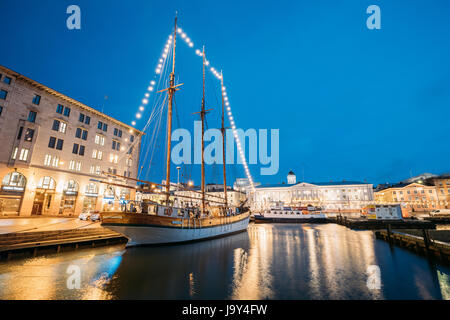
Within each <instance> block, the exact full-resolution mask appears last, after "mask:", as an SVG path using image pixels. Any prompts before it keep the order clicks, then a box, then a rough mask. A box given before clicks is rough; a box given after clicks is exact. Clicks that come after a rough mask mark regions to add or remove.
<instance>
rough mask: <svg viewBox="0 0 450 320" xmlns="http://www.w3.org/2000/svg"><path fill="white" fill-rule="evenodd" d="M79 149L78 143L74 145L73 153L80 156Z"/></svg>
mask: <svg viewBox="0 0 450 320" xmlns="http://www.w3.org/2000/svg"><path fill="white" fill-rule="evenodd" d="M78 147H79V145H78V144H76V143H74V144H73V148H72V153H74V154H78Z"/></svg>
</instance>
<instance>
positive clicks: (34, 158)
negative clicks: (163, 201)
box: [0, 66, 142, 216]
mask: <svg viewBox="0 0 450 320" xmlns="http://www.w3.org/2000/svg"><path fill="white" fill-rule="evenodd" d="M141 137H142V132H140V131H138V130H136V129H135V128H133V127H131V126H128V125H126V124H124V123H122V122H120V121H118V120H116V119H114V118H112V117H109V116H107V115H106V114H104V113H101V112H99V111H97V110H95V109H93V108H91V107H89V106H87V105H85V104H83V103H81V102H79V101H76V100H74V99H72V98H70V97H68V96H65V95H63V94H61V93H59V92H57V91H55V90H53V89H51V88H48V87H46V86H44V85H42V84H40V83H38V82H36V81H34V80H31V79H29V78H27V77H25V76H23V75H21V74H18V73H16V72H14V71H12V70H10V69H8V68H5V67H3V66H0V145H1V150H0V181H1V189H0V216H1V215H20V216H28V215H78V214H79V213H81V212H82V211H86V210H115V209H117V208H118V207H119V200H120V199H122V200H126V199H130V198H131V199H132V198H133V197H134V193H135V191H134V189H133V187H134V186H135V182H133V181H131V180H129V179H125V178H118V177H116V176H112V175H110V176H108V175H107V173H111V174H117V175H121V176H126V177H129V178H136V175H137V171H138V162H139V152H140V142H141ZM103 182H108V183H110V184H108V183H103ZM123 186H125V187H123ZM126 186H130V187H131V188H127V187H126Z"/></svg>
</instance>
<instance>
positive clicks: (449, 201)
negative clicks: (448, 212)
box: [426, 173, 450, 209]
mask: <svg viewBox="0 0 450 320" xmlns="http://www.w3.org/2000/svg"><path fill="white" fill-rule="evenodd" d="M426 182H427V183H429V184H431V185H433V186H434V187H435V188H436V194H437V197H438V203H437V204H436V205H437V206H438V209H450V173H446V174H442V175H440V176H435V177H431V178H429V179H427V180H426Z"/></svg>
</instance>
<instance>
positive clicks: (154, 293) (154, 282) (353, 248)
mask: <svg viewBox="0 0 450 320" xmlns="http://www.w3.org/2000/svg"><path fill="white" fill-rule="evenodd" d="M73 265H75V266H79V267H80V272H81V285H80V289H76V290H73V289H69V288H68V287H67V279H68V277H69V274H67V272H66V271H67V270H68V268H69V267H70V266H73ZM372 265H377V266H379V268H380V270H381V288H380V289H370V288H369V287H368V286H367V277H368V271H369V270H370V269H368V268H369V266H372ZM217 274H221V276H220V277H217ZM449 277H450V269H449V266H448V265H444V264H442V263H439V262H434V261H430V260H428V259H427V258H426V257H424V256H422V255H418V254H416V253H414V252H411V251H409V250H407V249H405V248H402V247H397V246H394V247H391V246H390V245H389V244H388V243H387V242H386V241H383V240H379V239H376V237H375V235H374V233H373V231H354V230H350V229H348V228H346V227H344V226H340V225H336V224H320V225H313V224H310V225H308V224H273V225H272V224H250V226H249V228H248V231H247V232H243V233H239V234H236V235H232V236H229V237H224V238H219V239H214V240H210V241H202V242H197V243H191V244H186V245H177V246H164V247H147V248H145V247H140V248H129V249H125V247H124V245H116V246H108V247H99V248H85V249H82V250H77V251H70V252H65V253H60V254H56V253H51V254H47V255H45V256H37V257H29V258H26V259H25V260H14V259H13V260H11V261H9V262H5V261H1V262H0V288H1V289H0V298H1V299H213V300H214V299H256V300H258V299H307V300H309V299H319V300H325V299H339V300H342V299H370V300H372V299H375V300H381V299H449V298H450V296H449V295H450V287H449Z"/></svg>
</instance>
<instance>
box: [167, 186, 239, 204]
mask: <svg viewBox="0 0 450 320" xmlns="http://www.w3.org/2000/svg"><path fill="white" fill-rule="evenodd" d="M189 189H190V190H186V189H185V190H181V189H180V190H177V191H175V192H174V198H176V197H177V196H180V197H179V199H178V201H180V202H181V203H184V204H188V205H198V206H200V204H201V199H202V194H201V188H200V187H190V188H189ZM223 190H224V189H223V185H220V184H208V185H206V186H205V193H206V194H205V201H206V202H207V203H209V204H210V205H212V206H220V205H221V203H222V202H224V199H225V194H224V191H223ZM245 199H246V195H245V192H242V191H239V190H234V189H232V188H231V187H227V200H228V204H229V205H231V206H235V207H237V206H240V205H241V204H243V203H244V201H245Z"/></svg>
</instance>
